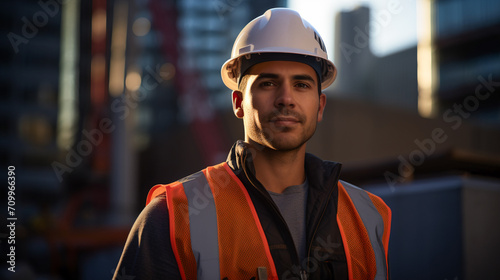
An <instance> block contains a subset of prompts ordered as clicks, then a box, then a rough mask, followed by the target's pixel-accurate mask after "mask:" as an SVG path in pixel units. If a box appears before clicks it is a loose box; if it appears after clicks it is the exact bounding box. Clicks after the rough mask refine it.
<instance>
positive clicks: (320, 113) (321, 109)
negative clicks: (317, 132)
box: [318, 93, 326, 122]
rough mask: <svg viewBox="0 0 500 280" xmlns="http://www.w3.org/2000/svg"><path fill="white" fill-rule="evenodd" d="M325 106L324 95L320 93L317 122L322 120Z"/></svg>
mask: <svg viewBox="0 0 500 280" xmlns="http://www.w3.org/2000/svg"><path fill="white" fill-rule="evenodd" d="M325 106H326V95H325V94H324V93H321V94H320V95H319V107H318V122H320V121H322V120H323V112H324V111H325Z"/></svg>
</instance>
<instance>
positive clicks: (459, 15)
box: [419, 0, 500, 124]
mask: <svg viewBox="0 0 500 280" xmlns="http://www.w3.org/2000/svg"><path fill="white" fill-rule="evenodd" d="M421 10H422V16H423V20H422V32H421V33H422V34H421V37H422V40H421V41H420V43H419V86H420V93H419V111H420V113H421V114H422V115H423V116H426V117H430V116H437V115H441V114H447V113H446V111H447V109H449V108H451V107H453V106H454V104H458V105H459V106H461V107H464V109H463V111H465V113H462V114H463V115H464V116H465V115H467V114H468V113H470V112H473V114H472V116H471V118H474V119H478V120H480V121H481V122H489V123H497V124H498V122H499V121H500V110H499V107H500V98H499V95H498V94H497V93H496V92H495V89H496V88H498V86H499V85H500V83H499V81H500V18H499V16H498V15H499V14H500V3H499V2H498V1H494V0H481V1H472V0H427V1H422V3H421ZM456 108H457V107H454V111H455V110H456V111H458V109H456Z"/></svg>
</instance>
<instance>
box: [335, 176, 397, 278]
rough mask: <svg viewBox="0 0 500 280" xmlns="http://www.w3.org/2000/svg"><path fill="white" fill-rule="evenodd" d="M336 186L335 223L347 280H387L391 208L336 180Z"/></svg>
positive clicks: (379, 200)
mask: <svg viewBox="0 0 500 280" xmlns="http://www.w3.org/2000/svg"><path fill="white" fill-rule="evenodd" d="M338 186H339V192H338V195H339V202H338V210H337V222H338V225H339V229H340V233H341V235H342V241H343V243H344V250H345V254H346V258H347V266H348V271H349V279H387V277H388V266H387V254H388V249H389V248H388V245H389V232H390V226H391V210H390V208H389V207H387V205H386V204H385V203H384V202H383V201H382V199H380V198H379V197H377V196H375V195H373V194H371V193H369V192H366V191H364V190H362V189H360V188H358V187H356V186H353V185H351V184H349V183H346V182H342V181H339V184H338ZM360 244H362V245H361V246H360ZM367 245H369V246H367Z"/></svg>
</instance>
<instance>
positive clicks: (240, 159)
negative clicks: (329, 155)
mask: <svg viewBox="0 0 500 280" xmlns="http://www.w3.org/2000/svg"><path fill="white" fill-rule="evenodd" d="M252 149H254V148H253V147H251V146H250V145H249V144H248V143H246V142H244V141H242V140H238V141H236V143H234V145H233V147H232V148H231V151H230V152H229V155H228V157H227V164H228V165H229V167H231V169H232V170H233V171H234V172H235V173H236V174H239V173H240V172H242V169H243V164H244V162H246V163H245V164H246V167H247V170H249V171H250V172H252V173H253V174H255V169H254V166H253V162H252ZM341 167H342V164H341V163H338V162H333V161H326V160H321V159H320V158H318V157H316V156H314V155H313V154H309V153H306V157H305V169H306V176H307V179H308V181H309V186H310V187H312V188H315V189H316V188H317V189H318V190H322V191H327V190H329V189H330V188H331V187H332V186H336V185H337V181H338V180H339V176H340V169H341Z"/></svg>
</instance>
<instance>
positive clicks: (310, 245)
mask: <svg viewBox="0 0 500 280" xmlns="http://www.w3.org/2000/svg"><path fill="white" fill-rule="evenodd" d="M336 182H338V180H337V181H336ZM334 189H335V187H332V188H331V189H330V191H329V193H328V196H327V199H326V202H325V203H324V206H323V211H322V212H321V216H320V217H319V219H318V222H317V223H316V226H315V227H314V231H313V233H312V235H311V241H310V242H309V246H308V248H307V262H309V259H310V257H311V248H312V244H313V240H314V237H315V236H316V233H317V232H318V228H319V225H320V223H321V221H322V220H323V217H324V216H325V212H326V209H327V208H328V203H329V202H330V199H331V197H332V194H333V190H334ZM300 277H301V280H303V279H307V272H306V278H302V274H301V276H300Z"/></svg>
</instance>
